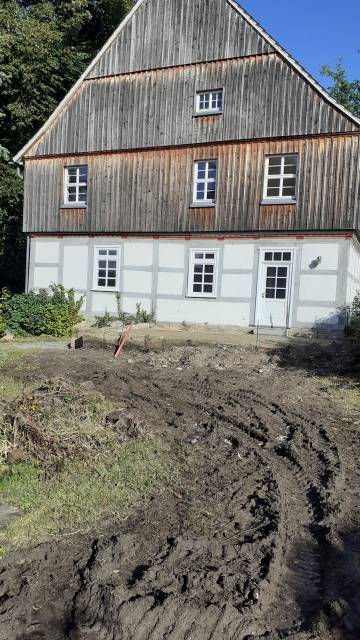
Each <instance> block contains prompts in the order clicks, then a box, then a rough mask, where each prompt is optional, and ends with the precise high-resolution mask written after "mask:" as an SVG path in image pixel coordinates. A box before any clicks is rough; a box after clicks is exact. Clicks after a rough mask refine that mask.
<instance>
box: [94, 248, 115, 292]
mask: <svg viewBox="0 0 360 640" xmlns="http://www.w3.org/2000/svg"><path fill="white" fill-rule="evenodd" d="M119 276H120V249H119V248H118V247H95V256H94V289H100V290H103V291H119Z"/></svg>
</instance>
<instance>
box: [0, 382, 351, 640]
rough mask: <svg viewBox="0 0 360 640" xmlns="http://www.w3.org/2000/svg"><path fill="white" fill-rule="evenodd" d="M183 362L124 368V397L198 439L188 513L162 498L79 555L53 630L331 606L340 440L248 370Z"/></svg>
mask: <svg viewBox="0 0 360 640" xmlns="http://www.w3.org/2000/svg"><path fill="white" fill-rule="evenodd" d="M172 373H173V375H172V377H171V378H172V379H169V372H160V373H159V372H157V375H156V380H155V379H153V378H154V375H153V372H152V371H150V372H149V373H146V374H144V373H143V374H142V376H141V379H140V380H139V379H136V377H134V376H133V377H131V376H130V375H129V373H126V372H124V371H122V372H119V373H118V378H119V384H120V385H121V388H122V390H124V392H123V395H122V400H123V402H124V404H125V405H126V406H127V408H128V410H136V411H137V412H139V413H141V414H142V415H143V417H144V418H145V419H147V420H148V421H149V422H150V424H153V425H154V426H155V425H159V424H161V425H164V424H165V425H167V427H166V430H165V431H164V433H163V435H164V437H165V438H166V439H167V440H168V441H169V443H172V442H177V443H180V444H181V445H182V446H187V447H193V446H194V444H193V443H194V442H196V446H197V447H199V449H200V450H201V451H202V453H203V455H204V470H203V471H204V472H203V476H202V477H201V479H200V480H198V482H197V483H196V485H195V486H194V487H193V490H192V495H190V496H189V498H188V502H186V501H185V498H184V504H185V502H186V504H185V506H183V511H182V512H181V513H183V514H184V515H181V517H180V516H179V515H178V514H175V511H176V509H177V506H176V505H175V506H174V505H173V504H170V503H167V502H166V498H162V497H159V499H158V500H156V501H155V502H154V504H153V505H150V506H149V509H148V512H147V513H146V514H141V513H140V514H138V515H137V516H136V518H134V519H133V520H132V521H131V522H130V523H128V524H127V526H124V527H122V528H121V532H119V533H115V534H113V535H111V536H109V537H107V536H105V537H103V538H101V539H99V540H96V544H94V541H93V544H92V545H90V547H89V549H88V554H87V555H86V552H84V553H83V554H82V555H81V556H80V560H77V561H76V563H75V564H74V567H73V574H74V576H75V577H73V579H72V581H71V586H70V588H69V592H68V593H67V594H66V595H65V596H64V603H65V612H66V615H65V621H64V623H63V624H62V632H60V631H59V634H58V635H56V636H55V635H54V638H52V640H58V639H59V640H64V639H65V638H67V639H68V640H85V639H86V640H95V639H96V640H245V639H247V640H250V639H254V640H255V638H270V639H274V640H277V639H280V638H295V637H299V638H300V635H299V634H300V633H304V634H306V633H307V631H308V629H310V626H311V621H312V618H313V616H314V615H315V613H316V611H318V610H320V609H321V608H322V606H323V605H324V602H323V596H324V579H325V576H324V572H326V555H327V553H328V548H329V547H328V545H329V544H330V542H331V541H332V540H334V539H336V535H337V532H336V517H337V509H338V504H337V500H336V495H337V490H338V486H339V483H341V479H342V478H341V465H340V459H339V454H338V451H337V448H336V446H335V444H334V443H333V442H332V441H331V438H330V437H329V435H328V433H327V430H326V427H325V426H324V425H322V424H318V423H317V422H315V421H314V420H312V419H310V418H309V417H308V416H306V415H303V414H302V413H301V412H298V411H293V410H287V409H286V408H285V407H284V405H283V404H282V402H281V399H278V398H275V399H274V397H272V396H271V390H269V392H268V393H269V395H267V392H266V391H264V393H259V391H258V390H257V389H256V388H254V386H252V384H251V383H247V384H245V383H244V382H243V380H242V381H241V384H240V382H239V377H238V376H237V375H236V374H234V373H229V372H227V373H226V374H224V375H218V374H214V373H212V375H211V376H209V375H207V374H205V375H204V374H203V373H196V374H194V375H191V374H189V373H183V374H181V375H180V374H177V373H175V372H172ZM164 501H165V502H164ZM167 508H168V514H167V516H168V524H167V525H164V524H163V522H162V521H161V518H162V513H164V511H165V510H166V509H167ZM173 511H174V512H173ZM202 511H204V512H205V511H206V512H207V513H208V514H210V515H211V517H209V518H208V522H207V523H206V524H205V525H204V527H205V530H204V531H202V530H201V528H200V530H197V529H196V527H195V528H194V527H193V526H192V525H191V526H189V523H191V522H192V519H191V518H192V514H195V516H197V515H198V514H199V513H202ZM206 517H207V516H206ZM205 519H206V518H205ZM149 523H151V536H149V535H148V532H147V527H148V526H150V524H149ZM84 556H85V557H84ZM114 567H115V569H114ZM279 603H280V605H279ZM0 637H1V636H0ZM14 637H16V636H15V634H14ZM39 637H40V636H39ZM44 637H45V638H46V636H44ZM301 637H302V638H304V640H305V638H307V637H309V638H310V637H311V636H306V635H302V636H301ZM20 638H21V640H30V638H31V635H28V636H26V635H23V636H19V640H20Z"/></svg>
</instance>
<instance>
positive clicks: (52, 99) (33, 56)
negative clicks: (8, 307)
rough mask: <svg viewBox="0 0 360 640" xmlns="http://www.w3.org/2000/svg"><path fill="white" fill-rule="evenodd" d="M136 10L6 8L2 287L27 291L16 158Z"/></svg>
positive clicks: (96, 5) (23, 3)
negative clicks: (13, 260)
mask: <svg viewBox="0 0 360 640" xmlns="http://www.w3.org/2000/svg"><path fill="white" fill-rule="evenodd" d="M131 5H132V2H131V0H45V1H44V0H1V1H0V231H1V236H0V287H1V286H5V285H6V286H9V287H12V288H15V289H19V288H20V289H21V288H22V287H23V266H24V262H25V257H24V241H23V238H22V234H21V218H22V188H21V178H20V176H19V174H18V171H17V170H16V168H15V167H14V165H13V164H12V163H11V161H10V160H9V157H10V155H13V154H15V153H16V152H17V151H19V149H21V147H22V146H23V145H24V144H25V143H26V142H27V141H28V140H29V139H30V138H31V137H32V136H33V135H34V134H35V133H36V131H37V130H38V129H39V128H40V127H41V126H42V125H43V124H44V122H45V121H46V119H47V118H48V117H49V115H50V114H51V113H52V112H53V110H54V109H55V108H56V106H57V105H58V103H59V102H60V101H61V100H62V98H63V97H64V95H65V94H66V93H67V91H68V90H69V89H70V88H71V86H72V85H73V84H74V83H75V82H76V80H77V79H78V77H79V76H80V75H81V73H82V72H83V71H84V69H85V68H86V66H87V65H88V64H89V62H90V61H91V60H92V58H93V57H94V56H95V54H96V53H97V51H98V49H99V48H100V47H101V46H102V45H103V44H104V42H105V41H106V39H107V38H108V37H109V35H110V34H111V33H112V32H113V31H114V29H115V28H116V27H117V25H118V24H119V22H120V21H121V20H122V19H123V18H124V16H125V15H126V13H127V12H128V10H129V9H130V8H131ZM10 244H11V246H8V245H10ZM11 257H13V259H14V258H15V259H16V261H17V264H14V262H11V261H10V262H9V259H10V258H11Z"/></svg>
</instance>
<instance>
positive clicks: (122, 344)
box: [114, 324, 134, 358]
mask: <svg viewBox="0 0 360 640" xmlns="http://www.w3.org/2000/svg"><path fill="white" fill-rule="evenodd" d="M133 329H134V324H129V326H128V328H127V329H126V331H125V333H124V335H123V337H122V338H121V340H120V342H119V345H118V347H117V348H116V351H115V353H114V358H117V357H118V356H119V355H120V353H121V352H122V351H123V350H124V347H125V344H126V342H127V341H128V339H129V337H130V334H131V333H132V331H133Z"/></svg>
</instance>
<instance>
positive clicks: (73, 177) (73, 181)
mask: <svg viewBox="0 0 360 640" xmlns="http://www.w3.org/2000/svg"><path fill="white" fill-rule="evenodd" d="M68 182H69V183H70V184H74V183H75V184H76V176H68Z"/></svg>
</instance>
